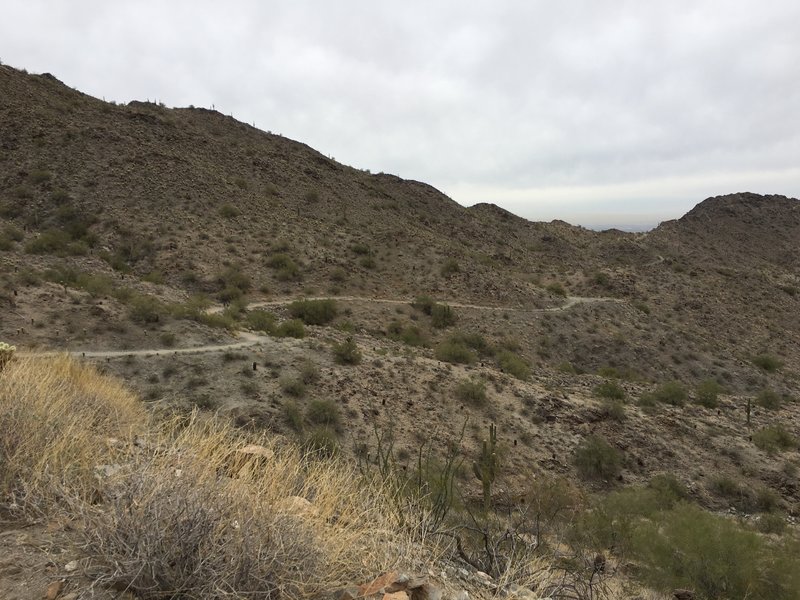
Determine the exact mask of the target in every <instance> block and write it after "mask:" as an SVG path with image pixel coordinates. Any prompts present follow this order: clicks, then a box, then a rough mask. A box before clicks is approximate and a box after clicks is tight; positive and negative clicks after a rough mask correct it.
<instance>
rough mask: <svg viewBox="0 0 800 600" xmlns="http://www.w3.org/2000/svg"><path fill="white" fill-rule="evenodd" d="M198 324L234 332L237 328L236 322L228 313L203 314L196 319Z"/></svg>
mask: <svg viewBox="0 0 800 600" xmlns="http://www.w3.org/2000/svg"><path fill="white" fill-rule="evenodd" d="M194 320H195V321H197V322H198V323H202V324H203V325H205V326H207V327H213V328H214V329H227V330H229V331H234V330H235V329H236V327H237V324H236V320H235V319H233V318H232V317H231V316H230V314H228V312H227V311H225V312H221V313H201V314H199V315H197V316H196V317H194Z"/></svg>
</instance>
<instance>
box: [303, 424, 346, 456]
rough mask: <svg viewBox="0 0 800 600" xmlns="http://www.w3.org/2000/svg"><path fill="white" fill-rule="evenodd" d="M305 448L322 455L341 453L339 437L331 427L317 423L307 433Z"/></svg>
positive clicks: (304, 441)
mask: <svg viewBox="0 0 800 600" xmlns="http://www.w3.org/2000/svg"><path fill="white" fill-rule="evenodd" d="M303 448H304V450H305V451H306V452H308V453H310V454H313V455H316V456H320V457H331V456H336V455H337V454H338V453H339V438H338V437H337V436H336V432H335V431H334V430H333V429H331V428H330V427H327V426H325V425H317V426H316V427H313V428H312V429H311V431H309V432H308V435H306V437H305V439H304V440H303Z"/></svg>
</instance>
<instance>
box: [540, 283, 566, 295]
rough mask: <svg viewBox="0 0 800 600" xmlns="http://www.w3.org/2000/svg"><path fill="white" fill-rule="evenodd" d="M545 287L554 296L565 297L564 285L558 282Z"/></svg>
mask: <svg viewBox="0 0 800 600" xmlns="http://www.w3.org/2000/svg"><path fill="white" fill-rule="evenodd" d="M545 289H546V290H547V291H548V292H550V293H551V294H555V295H556V296H562V297H566V295H567V290H565V289H564V286H563V285H561V284H560V283H558V282H556V283H551V284H549V285H548V286H547V287H546V288H545Z"/></svg>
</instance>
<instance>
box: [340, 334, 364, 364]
mask: <svg viewBox="0 0 800 600" xmlns="http://www.w3.org/2000/svg"><path fill="white" fill-rule="evenodd" d="M333 360H335V361H336V362H337V363H339V364H340V365H357V364H358V363H360V362H361V351H360V350H359V349H358V345H357V344H356V342H355V340H353V338H351V337H348V338H347V339H346V340H345V341H344V342H341V343H339V344H334V345H333Z"/></svg>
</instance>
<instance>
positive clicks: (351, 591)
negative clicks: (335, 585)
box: [333, 585, 358, 600]
mask: <svg viewBox="0 0 800 600" xmlns="http://www.w3.org/2000/svg"><path fill="white" fill-rule="evenodd" d="M333 597H334V598H336V600H356V598H358V587H357V586H354V585H351V586H349V587H346V588H342V589H340V590H338V591H337V592H336V593H335V594H334V595H333Z"/></svg>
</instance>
